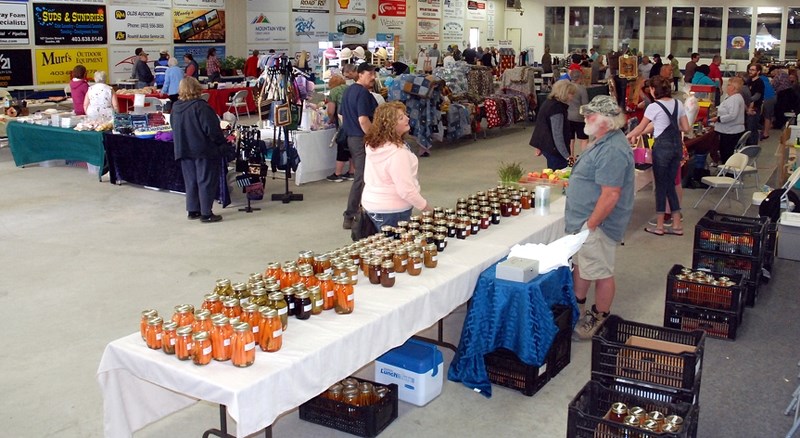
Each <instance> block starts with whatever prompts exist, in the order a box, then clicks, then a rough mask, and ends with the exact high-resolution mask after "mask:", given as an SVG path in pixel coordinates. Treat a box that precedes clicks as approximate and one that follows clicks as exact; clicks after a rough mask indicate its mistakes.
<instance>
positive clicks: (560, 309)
mask: <svg viewBox="0 0 800 438" xmlns="http://www.w3.org/2000/svg"><path fill="white" fill-rule="evenodd" d="M550 311H552V312H553V321H554V322H555V323H556V327H558V332H559V333H560V332H562V331H564V330H567V331H570V332H571V331H572V306H564V305H561V304H556V305H555V306H553V307H551V308H550Z"/></svg>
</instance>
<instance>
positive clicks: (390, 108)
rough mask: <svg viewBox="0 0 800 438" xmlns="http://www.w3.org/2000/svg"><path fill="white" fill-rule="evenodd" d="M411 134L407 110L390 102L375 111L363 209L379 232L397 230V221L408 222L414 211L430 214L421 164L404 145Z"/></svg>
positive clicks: (369, 134) (368, 143)
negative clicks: (422, 186) (419, 171)
mask: <svg viewBox="0 0 800 438" xmlns="http://www.w3.org/2000/svg"><path fill="white" fill-rule="evenodd" d="M409 130H410V127H409V124H408V116H407V115H406V106H405V105H403V104H402V103H400V102H396V101H394V102H387V103H384V104H382V105H380V106H378V108H377V109H376V110H375V116H374V117H373V120H372V126H371V127H370V129H369V132H367V135H366V136H365V137H364V142H365V143H366V148H367V150H366V153H367V157H366V162H365V164H364V191H363V193H362V195H361V206H362V207H364V209H365V210H366V211H367V213H368V214H369V217H370V219H372V222H373V223H374V224H375V228H377V229H379V230H380V228H381V226H383V225H391V226H397V222H398V221H401V220H408V219H409V218H410V217H411V210H412V208H414V207H416V208H417V209H419V210H423V211H425V210H431V207H430V206H429V205H428V202H427V201H426V200H425V198H423V197H422V195H421V194H420V187H419V181H418V180H417V169H418V167H419V160H418V159H417V156H416V155H414V153H413V152H411V150H410V149H409V148H408V145H406V143H405V141H403V136H404V135H405V134H406V133H408V131H409Z"/></svg>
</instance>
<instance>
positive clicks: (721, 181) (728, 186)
mask: <svg viewBox="0 0 800 438" xmlns="http://www.w3.org/2000/svg"><path fill="white" fill-rule="evenodd" d="M747 161H748V157H747V155H745V154H742V153H738V152H737V153H735V154H733V155H731V157H730V158H728V161H726V162H725V164H723V165H722V166H721V167H720V168H719V172H718V173H717V175H716V176H704V177H703V178H701V179H700V181H701V182H702V183H703V184H706V185H708V188H707V189H706V191H705V192H703V196H701V197H700V199H698V200H697V202H696V203H695V204H694V207H693V208H697V206H698V205H700V202H702V201H703V199H704V198H705V197H706V195H707V194H708V193H709V192H710V191H711V190H713V189H720V188H724V189H725V193H723V194H722V197H721V198H719V201H717V203H716V204H715V205H714V210H716V209H717V207H719V204H720V203H722V200H723V199H725V197H726V196H728V193H730V191H731V190H734V191H735V192H736V199H737V200H738V199H739V189H740V188H742V175H743V171H744V168H745V167H747ZM729 174H733V176H728V175H729Z"/></svg>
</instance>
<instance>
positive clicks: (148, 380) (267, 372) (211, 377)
mask: <svg viewBox="0 0 800 438" xmlns="http://www.w3.org/2000/svg"><path fill="white" fill-rule="evenodd" d="M561 204H562V207H561V209H560V211H559V209H557V208H556V209H553V210H552V211H553V213H551V215H549V216H537V215H535V214H533V212H532V211H526V212H525V214H524V215H521V216H518V217H512V218H503V219H502V222H501V223H500V224H499V225H492V226H491V227H490V228H489V229H488V230H484V231H481V232H480V233H479V234H478V235H476V236H471V237H469V238H468V239H467V240H457V239H451V240H449V242H448V246H447V249H446V250H445V251H444V252H442V253H440V254H439V262H438V267H437V268H436V269H424V270H423V272H422V275H420V276H418V277H411V276H408V275H398V277H397V283H396V285H395V286H394V287H393V288H391V289H387V288H383V287H381V286H379V285H372V284H369V281H368V280H367V278H365V277H364V276H363V275H362V274H359V279H358V285H357V286H356V287H355V310H354V311H353V313H352V314H350V315H337V314H336V313H334V312H332V311H327V312H323V313H322V314H321V315H315V316H313V317H312V318H311V319H309V320H306V321H300V320H297V319H295V318H290V320H289V326H288V328H287V330H286V332H285V333H284V335H283V336H284V339H283V347H282V348H281V350H280V351H278V352H276V353H265V352H262V351H260V349H259V350H258V352H257V353H256V360H255V363H254V364H253V365H252V366H251V367H249V368H236V367H234V366H233V365H231V363H230V362H216V361H212V363H211V364H210V365H207V366H204V367H198V366H195V365H193V364H192V362H191V361H186V362H182V361H179V360H177V359H176V358H175V357H174V356H168V355H166V354H164V353H162V352H160V351H154V350H150V349H149V348H147V346H146V345H145V343H144V341H143V340H142V338H141V335H140V334H139V332H138V331H137V332H136V333H133V334H131V335H129V336H126V337H123V338H121V339H118V340H116V341H113V342H111V343H110V344H108V346H107V347H106V349H105V352H104V353H103V357H102V359H101V361H100V366H99V368H98V371H97V379H98V381H99V383H100V386H101V389H102V391H103V399H104V417H105V436H113V437H129V436H131V435H132V434H133V432H134V431H136V430H138V429H141V428H142V427H144V426H146V425H147V424H150V423H152V422H154V421H157V420H159V419H161V418H163V417H166V416H168V415H170V414H172V413H174V412H176V411H178V410H180V409H183V408H185V407H187V406H190V405H192V404H194V403H196V402H197V401H199V400H206V401H209V402H212V403H217V404H220V405H224V406H226V407H227V412H228V413H229V414H230V416H231V417H232V418H233V419H234V420H235V421H236V422H237V425H236V435H237V436H239V437H243V436H247V435H249V434H252V433H255V432H257V431H259V430H261V429H263V428H265V427H267V426H269V425H270V424H272V423H273V422H274V421H275V420H276V419H277V418H278V416H279V415H281V414H282V413H284V412H286V411H289V410H291V409H294V408H296V407H297V406H299V405H301V404H302V403H304V402H306V401H308V400H310V399H311V398H313V397H315V396H317V395H318V394H320V393H322V392H323V391H325V390H326V389H327V388H328V387H329V386H330V385H332V384H333V383H335V382H337V381H339V380H341V379H343V378H345V377H347V376H349V375H351V374H352V373H354V372H356V371H357V370H358V369H360V368H362V367H363V366H364V365H366V364H368V363H370V362H371V361H373V360H375V359H376V358H377V357H378V356H380V355H381V354H383V353H385V352H386V351H388V350H389V349H391V348H394V347H396V346H398V345H400V344H402V343H403V342H405V341H406V340H407V339H409V338H410V337H411V336H412V335H414V334H415V333H418V332H419V331H421V330H423V329H426V328H428V327H430V326H431V325H432V324H434V323H436V322H437V321H439V320H440V319H442V318H444V317H445V316H447V315H448V314H450V313H451V312H452V311H453V310H454V309H456V308H457V307H459V306H460V305H462V304H463V303H465V302H467V300H469V298H470V296H471V295H472V291H473V289H474V288H475V284H476V283H477V281H478V277H479V275H480V274H481V272H483V271H484V270H485V269H486V268H488V267H490V266H492V265H493V264H494V263H496V262H497V261H498V260H500V259H501V258H503V257H504V256H506V255H507V254H508V249H509V245H506V244H503V243H501V242H502V241H503V240H506V239H508V238H509V237H510V236H520V237H522V238H523V239H532V240H535V241H537V242H542V243H549V242H550V241H552V240H555V239H556V238H558V237H560V236H561V235H563V229H564V220H563V202H562V203H561ZM554 223H558V224H559V226H558V227H557V229H558V230H559V231H557V232H556V231H554V228H553V224H554ZM506 229H515V230H517V229H519V231H517V232H507V233H505V234H503V235H500V236H499V237H500V239H499V241H498V242H495V240H494V239H493V238H490V239H481V235H482V234H483V235H484V236H486V237H491V236H493V235H494V234H495V233H497V232H499V231H502V230H506ZM513 243H516V242H513ZM201 298H202V297H201V296H199V295H198V300H200V299H201Z"/></svg>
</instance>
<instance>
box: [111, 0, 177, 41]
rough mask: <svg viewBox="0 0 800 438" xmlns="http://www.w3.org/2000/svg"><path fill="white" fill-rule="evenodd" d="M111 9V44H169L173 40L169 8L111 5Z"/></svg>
mask: <svg viewBox="0 0 800 438" xmlns="http://www.w3.org/2000/svg"><path fill="white" fill-rule="evenodd" d="M109 10H110V11H111V16H110V21H109V23H108V29H109V31H110V34H111V37H110V40H111V41H110V43H111V44H135V43H163V44H168V43H170V42H171V41H172V12H171V11H170V10H169V9H155V8H144V7H133V6H125V7H122V6H110V7H109Z"/></svg>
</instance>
